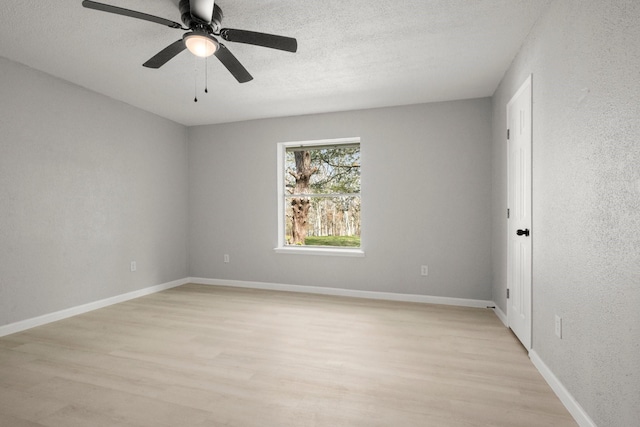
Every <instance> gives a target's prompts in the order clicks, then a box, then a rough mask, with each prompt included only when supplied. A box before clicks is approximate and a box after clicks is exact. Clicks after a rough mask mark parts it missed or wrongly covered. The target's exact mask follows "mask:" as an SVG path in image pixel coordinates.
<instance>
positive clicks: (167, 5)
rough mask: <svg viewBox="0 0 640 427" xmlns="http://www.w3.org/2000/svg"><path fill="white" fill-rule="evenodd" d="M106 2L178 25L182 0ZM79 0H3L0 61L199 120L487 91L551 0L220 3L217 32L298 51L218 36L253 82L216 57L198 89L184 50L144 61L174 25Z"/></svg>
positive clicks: (200, 72) (198, 65) (198, 68)
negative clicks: (249, 34)
mask: <svg viewBox="0 0 640 427" xmlns="http://www.w3.org/2000/svg"><path fill="white" fill-rule="evenodd" d="M100 1H101V2H103V3H107V4H110V5H114V6H119V7H124V8H127V9H134V10H137V11H141V12H145V13H149V14H152V15H156V16H160V17H163V18H166V19H170V20H172V21H177V22H180V13H179V11H178V6H177V5H178V0H100ZM81 3H82V2H81V0H58V1H42V0H20V1H18V0H5V1H3V2H2V3H1V4H0V56H4V57H6V58H8V59H11V60H14V61H17V62H20V63H23V64H25V65H28V66H30V67H33V68H35V69H38V70H42V71H45V72H47V73H49V74H52V75H54V76H56V77H59V78H62V79H64V80H68V81H70V82H73V83H75V84H78V85H80V86H83V87H86V88H88V89H91V90H94V91H96V92H99V93H102V94H104V95H107V96H109V97H112V98H115V99H118V100H121V101H124V102H126V103H128V104H131V105H134V106H136V107H139V108H142V109H144V110H147V111H150V112H153V113H155V114H158V115H160V116H163V117H166V118H168V119H171V120H174V121H176V122H179V123H182V124H185V125H198V124H212V123H223V122H231V121H239V120H248V119H255V118H265V117H277V116H290V115H300V114H311V113H320V112H329V111H342V110H352V109H361V108H374V107H383V106H393V105H404V104H416V103H423V102H434V101H443V100H454V99H467V98H477V97H484V96H490V95H492V94H493V91H494V90H495V88H496V86H497V85H498V83H499V81H500V79H501V78H502V75H503V73H504V72H505V70H506V69H507V67H508V66H509V63H510V62H511V60H512V59H513V57H514V55H515V54H516V52H517V51H518V49H519V47H520V45H521V43H522V41H523V40H524V38H525V36H526V35H527V34H528V32H529V30H530V29H531V27H532V25H533V24H534V23H535V21H536V20H537V18H538V17H539V15H540V14H541V13H542V12H543V11H544V10H545V9H546V7H547V6H548V4H549V3H550V0H398V1H387V2H381V1H377V2H376V1H370V0H349V1H337V0H325V1H300V0H262V1H256V0H219V1H217V4H218V5H219V6H220V7H221V8H222V10H223V12H224V20H223V22H222V24H223V25H222V26H223V27H229V28H238V29H245V30H253V31H260V32H265V33H273V34H279V35H285V36H290V37H295V38H297V40H298V52H297V53H295V54H294V53H288V52H282V51H278V50H272V49H267V48H262V47H257V46H250V45H244V44H239V43H232V42H225V45H226V46H227V47H228V48H229V49H230V50H231V52H233V54H234V55H235V56H236V57H237V58H238V59H239V60H240V61H241V62H242V63H243V65H244V66H245V67H246V68H247V69H248V71H249V72H250V73H251V74H252V75H253V77H254V80H253V81H251V82H248V83H245V84H239V83H237V82H236V81H235V79H234V78H233V77H232V76H231V74H229V73H228V71H227V70H226V69H225V68H224V67H223V66H222V64H220V63H219V62H218V61H217V59H215V58H210V59H209V60H208V76H209V94H206V95H205V94H204V93H203V90H204V75H205V72H204V71H205V70H204V68H205V61H204V60H202V59H198V60H196V59H195V57H193V56H192V55H191V54H190V53H189V52H188V51H184V52H183V53H181V54H180V55H178V56H177V57H175V58H174V59H173V60H171V61H170V62H169V63H167V64H166V65H165V66H164V67H162V68H160V69H159V70H153V69H148V68H144V67H142V63H143V62H145V61H146V60H147V59H149V58H151V57H152V56H153V55H155V54H156V53H157V52H158V51H160V50H161V49H163V48H164V47H165V46H167V45H169V44H170V43H172V42H174V41H176V40H178V39H180V38H181V37H182V33H183V32H182V31H180V30H176V29H172V28H169V27H165V26H161V25H158V24H154V23H150V22H146V21H140V20H138V19H133V18H128V17H124V16H118V15H113V14H109V13H105V12H99V11H95V10H90V9H86V8H83V7H82V5H81ZM0 78H2V77H1V76H0ZM196 79H197V81H196ZM196 87H197V88H198V99H199V102H197V103H194V102H193V98H194V89H195V88H196Z"/></svg>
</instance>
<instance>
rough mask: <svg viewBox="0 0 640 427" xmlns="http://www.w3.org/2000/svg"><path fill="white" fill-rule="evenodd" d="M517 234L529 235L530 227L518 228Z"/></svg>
mask: <svg viewBox="0 0 640 427" xmlns="http://www.w3.org/2000/svg"><path fill="white" fill-rule="evenodd" d="M516 234H517V235H518V236H528V235H529V229H528V228H525V229H524V230H518V231H516Z"/></svg>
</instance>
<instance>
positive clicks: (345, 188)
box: [276, 138, 364, 256]
mask: <svg viewBox="0 0 640 427" xmlns="http://www.w3.org/2000/svg"><path fill="white" fill-rule="evenodd" d="M360 167H361V161H360V138H346V139H337V140H322V141H307V142H283V143H280V144H278V247H277V248H276V250H277V251H280V252H288V253H290V252H295V253H311V254H325V255H351V256H362V255H363V254H364V253H363V252H362V250H361V247H362V245H361V239H360V236H361V230H360V215H361V196H360Z"/></svg>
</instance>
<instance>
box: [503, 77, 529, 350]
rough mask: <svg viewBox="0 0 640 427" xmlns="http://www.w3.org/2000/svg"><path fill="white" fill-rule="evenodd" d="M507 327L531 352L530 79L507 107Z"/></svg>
mask: <svg viewBox="0 0 640 427" xmlns="http://www.w3.org/2000/svg"><path fill="white" fill-rule="evenodd" d="M507 127H508V130H507V138H508V141H507V146H508V160H507V161H508V174H509V176H508V186H507V187H508V190H507V191H508V197H507V203H508V216H509V219H508V221H507V222H508V236H509V237H508V239H507V240H508V241H507V251H508V257H507V258H508V260H507V262H508V266H507V274H508V279H507V280H508V284H507V286H508V291H507V292H508V293H507V295H508V299H507V318H508V320H509V327H510V328H511V330H512V331H513V333H514V334H516V336H517V337H518V339H520V341H521V342H522V344H523V345H524V346H525V348H526V349H527V350H531V76H529V78H528V79H527V81H526V82H525V83H524V84H523V85H522V87H521V88H520V89H519V90H518V92H516V94H515V95H514V96H513V98H511V101H509V104H507Z"/></svg>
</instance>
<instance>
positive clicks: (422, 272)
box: [420, 265, 429, 276]
mask: <svg viewBox="0 0 640 427" xmlns="http://www.w3.org/2000/svg"><path fill="white" fill-rule="evenodd" d="M420 275H421V276H428V275H429V267H428V266H426V265H423V266H421V267H420Z"/></svg>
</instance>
